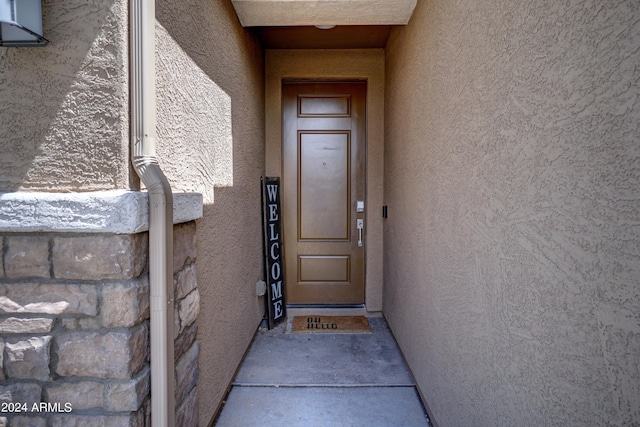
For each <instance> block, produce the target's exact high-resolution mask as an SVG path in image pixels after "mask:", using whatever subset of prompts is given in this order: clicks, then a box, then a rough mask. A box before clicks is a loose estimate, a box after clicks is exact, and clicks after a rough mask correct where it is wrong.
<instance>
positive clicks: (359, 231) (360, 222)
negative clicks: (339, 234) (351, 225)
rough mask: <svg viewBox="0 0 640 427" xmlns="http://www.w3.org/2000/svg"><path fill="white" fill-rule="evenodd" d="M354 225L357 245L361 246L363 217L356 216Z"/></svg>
mask: <svg viewBox="0 0 640 427" xmlns="http://www.w3.org/2000/svg"><path fill="white" fill-rule="evenodd" d="M356 227H357V228H358V247H362V233H363V232H364V219H360V218H358V219H357V220H356Z"/></svg>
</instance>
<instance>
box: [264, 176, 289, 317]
mask: <svg viewBox="0 0 640 427" xmlns="http://www.w3.org/2000/svg"><path fill="white" fill-rule="evenodd" d="M261 187H262V224H263V241H264V253H265V263H264V265H265V276H266V282H267V298H266V304H267V313H268V315H269V316H268V320H269V329H271V328H273V327H275V326H276V325H278V324H279V323H281V322H282V321H283V320H285V319H286V317H287V312H286V311H287V307H286V303H285V299H284V291H285V288H284V264H283V250H282V249H283V248H282V221H281V216H282V215H281V211H280V178H262V186H261Z"/></svg>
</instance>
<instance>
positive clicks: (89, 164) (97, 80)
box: [0, 0, 130, 192]
mask: <svg viewBox="0 0 640 427" xmlns="http://www.w3.org/2000/svg"><path fill="white" fill-rule="evenodd" d="M127 3H128V2H127V1H125V0H99V1H92V2H86V1H81V0H61V1H56V2H50V1H44V2H43V31H44V35H45V37H46V38H48V39H49V40H50V43H49V44H48V45H47V46H46V47H43V48H2V47H0V101H1V102H0V117H2V120H0V152H2V155H1V156H0V192H11V191H18V190H26V191H48V190H53V191H89V190H110V189H115V188H121V189H122V188H129V187H130V184H129V177H130V173H129V162H128V161H129V156H128V139H129V123H128V93H127V86H126V85H127V74H128V65H127V57H126V55H127V45H128V34H127V27H128V20H127V16H128V15H127Z"/></svg>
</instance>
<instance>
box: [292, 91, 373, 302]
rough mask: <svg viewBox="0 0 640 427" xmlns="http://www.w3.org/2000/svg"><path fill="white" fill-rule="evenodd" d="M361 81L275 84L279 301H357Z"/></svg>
mask: <svg viewBox="0 0 640 427" xmlns="http://www.w3.org/2000/svg"><path fill="white" fill-rule="evenodd" d="M365 94H366V83H364V82H348V83H347V82H342V83H338V82H331V83H298V82H291V83H283V147H282V149H283V165H282V175H283V182H282V187H283V224H284V239H285V243H284V250H285V274H286V283H287V301H288V302H289V303H293V304H354V303H358V304H361V303H364V245H361V246H359V245H358V230H357V227H356V221H357V220H358V219H360V220H364V213H361V212H356V201H357V200H364V194H365V183H364V177H365V169H364V165H365V162H364V159H365V145H366V139H365V125H366V123H365V120H366V112H365V105H366V104H365Z"/></svg>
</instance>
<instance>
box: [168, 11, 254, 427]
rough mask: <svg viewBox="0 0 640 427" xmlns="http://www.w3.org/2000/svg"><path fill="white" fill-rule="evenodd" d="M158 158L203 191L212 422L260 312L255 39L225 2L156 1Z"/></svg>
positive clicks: (203, 311)
mask: <svg viewBox="0 0 640 427" xmlns="http://www.w3.org/2000/svg"><path fill="white" fill-rule="evenodd" d="M156 4H157V6H156V8H157V9H156V16H157V26H156V28H157V48H156V51H157V88H158V100H157V105H158V157H159V162H160V165H161V167H162V168H163V170H164V171H165V173H166V174H167V177H168V179H169V181H170V183H171V185H172V188H173V189H174V191H195V192H200V193H202V194H203V195H204V216H203V218H202V219H200V220H198V221H197V229H198V239H197V241H198V256H197V263H196V265H197V277H198V290H199V292H200V298H201V301H200V315H199V318H198V328H199V329H198V339H199V340H200V345H201V351H200V362H199V363H200V380H199V382H198V393H199V408H200V423H199V425H201V426H203V427H205V426H207V425H208V424H209V422H210V421H211V418H212V416H213V415H214V413H215V411H216V409H217V407H218V405H219V404H220V402H221V401H222V399H223V398H224V395H225V392H226V389H227V386H228V385H229V383H230V382H231V380H232V378H233V375H234V373H235V371H236V368H237V367H238V365H239V363H240V361H241V360H242V357H243V355H244V352H245V351H246V349H247V347H248V345H249V343H250V342H251V339H252V338H253V335H254V333H255V332H256V329H257V327H258V325H259V323H260V321H261V319H262V315H263V312H264V301H263V299H261V298H258V297H256V281H258V280H259V279H261V278H262V276H263V272H262V238H261V222H260V221H261V220H260V218H261V216H260V176H261V175H263V174H264V68H263V56H262V51H261V48H260V45H259V43H258V42H257V41H256V40H255V39H254V38H253V37H252V36H251V35H250V34H249V32H248V31H247V30H245V29H243V28H242V27H241V26H240V23H239V22H238V19H237V17H236V16H235V13H234V11H233V7H232V6H231V3H230V2H229V1H227V0H224V1H217V0H216V1H206V0H189V1H179V2H176V1H170V0H159V1H157V3H156Z"/></svg>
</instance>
